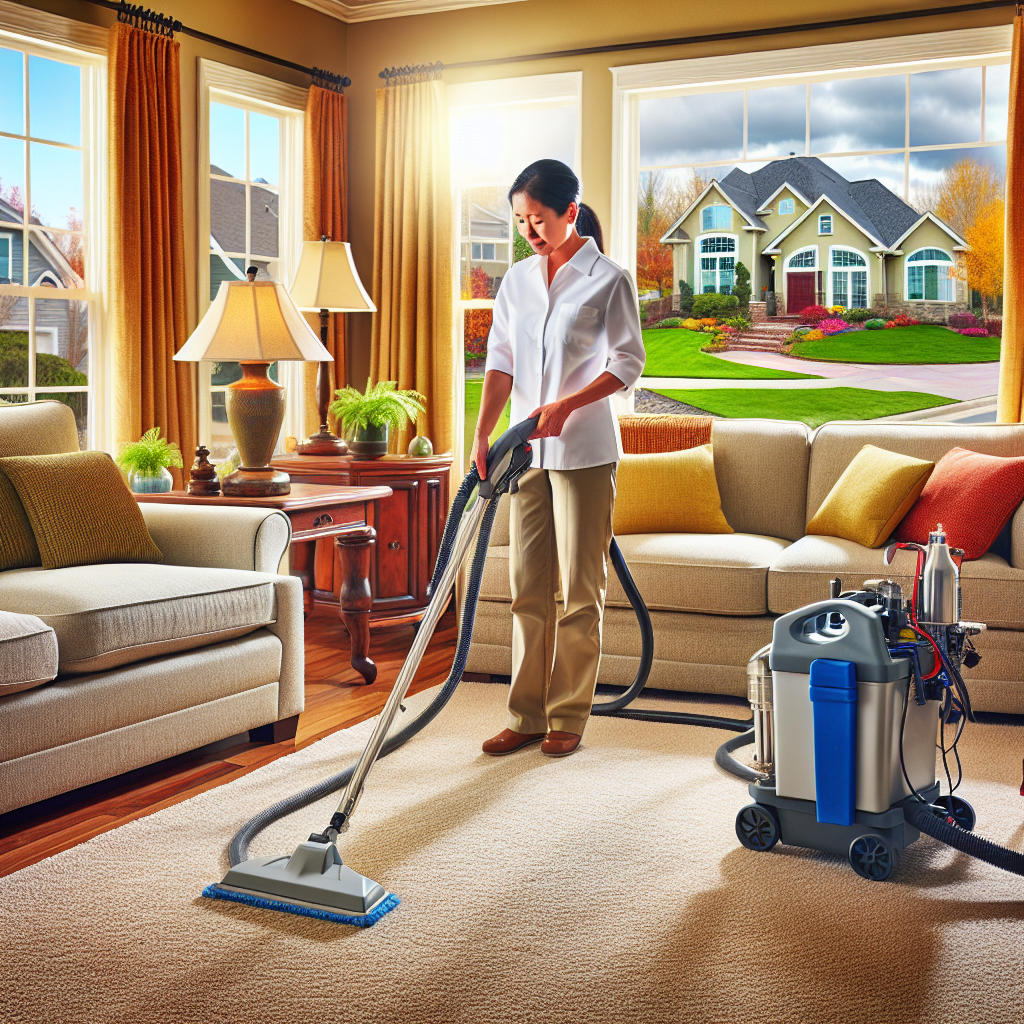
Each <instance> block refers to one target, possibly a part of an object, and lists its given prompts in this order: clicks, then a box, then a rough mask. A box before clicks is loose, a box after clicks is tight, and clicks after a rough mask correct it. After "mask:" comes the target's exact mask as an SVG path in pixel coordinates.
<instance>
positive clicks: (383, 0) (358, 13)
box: [295, 0, 521, 22]
mask: <svg viewBox="0 0 1024 1024" xmlns="http://www.w3.org/2000/svg"><path fill="white" fill-rule="evenodd" d="M295 2H296V3H300V4H304V5H305V6H306V7H312V8H313V9H314V10H317V11H322V12H323V13H324V14H329V15H330V16H331V17H332V18H338V19H339V20H340V21H347V22H353V21H377V20H379V19H381V18H404V17H407V16H408V15H410V14H429V13H431V12H433V11H457V10H461V9H462V8H463V7H487V6H489V5H491V4H508V3H520V2H521V0H295Z"/></svg>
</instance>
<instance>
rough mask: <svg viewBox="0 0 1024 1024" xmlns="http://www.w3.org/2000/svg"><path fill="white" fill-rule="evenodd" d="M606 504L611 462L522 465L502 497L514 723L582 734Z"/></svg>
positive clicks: (608, 515) (592, 671)
mask: <svg viewBox="0 0 1024 1024" xmlns="http://www.w3.org/2000/svg"><path fill="white" fill-rule="evenodd" d="M614 504H615V464H614V463H608V464H607V465H604V466H593V467H589V468H587V469H568V470H554V469H551V470H548V469H531V470H530V471H529V472H528V473H526V474H524V476H523V477H522V478H521V479H520V481H519V491H518V493H516V494H514V495H513V496H512V516H511V524H510V530H511V550H510V558H509V570H510V577H511V584H512V690H511V692H510V693H509V698H508V710H509V728H510V729H513V730H514V731H515V732H521V733H539V732H547V731H548V730H553V731H557V732H571V733H575V734H576V735H579V736H582V735H583V729H584V727H585V726H586V724H587V719H588V717H589V716H590V706H591V704H592V703H593V700H594V689H595V687H596V686H597V670H598V666H599V665H600V662H601V625H602V620H603V618H604V599H605V592H606V590H607V586H608V547H609V545H610V544H611V539H612V507H613V505H614ZM559 578H560V579H561V593H562V606H563V608H562V614H561V615H560V616H557V615H556V604H555V592H556V590H558V589H559Z"/></svg>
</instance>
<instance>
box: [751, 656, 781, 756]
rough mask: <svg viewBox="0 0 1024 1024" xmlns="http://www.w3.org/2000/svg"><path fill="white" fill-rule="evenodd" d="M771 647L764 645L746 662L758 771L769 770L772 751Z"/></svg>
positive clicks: (773, 754)
mask: <svg viewBox="0 0 1024 1024" xmlns="http://www.w3.org/2000/svg"><path fill="white" fill-rule="evenodd" d="M771 649H772V645H771V644H766V645H765V646H764V647H762V648H761V650H759V651H758V652H757V654H755V655H754V656H753V657H752V658H751V659H750V661H748V662H747V700H749V701H750V709H751V711H753V712H754V767H755V768H756V769H757V770H758V771H767V770H768V769H770V768H771V765H772V761H773V760H774V757H775V753H774V750H773V749H772V670H771V668H769V666H768V655H769V654H770V653H771Z"/></svg>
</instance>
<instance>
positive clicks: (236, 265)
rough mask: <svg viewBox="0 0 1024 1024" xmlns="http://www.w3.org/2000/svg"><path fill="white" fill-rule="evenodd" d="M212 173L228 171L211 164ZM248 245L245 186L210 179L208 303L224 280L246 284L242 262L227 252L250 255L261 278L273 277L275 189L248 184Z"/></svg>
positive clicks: (277, 203)
mask: <svg viewBox="0 0 1024 1024" xmlns="http://www.w3.org/2000/svg"><path fill="white" fill-rule="evenodd" d="M210 173H211V174H221V175H225V176H226V175H227V173H228V172H227V171H225V170H222V169H221V168H220V167H217V166H216V164H211V165H210ZM249 187H250V189H251V193H252V194H251V196H250V204H249V209H250V214H249V246H248V249H247V248H246V244H245V185H243V184H242V183H240V182H237V181H221V180H220V179H219V178H211V179H210V301H211V302H212V301H213V300H214V299H215V298H216V297H217V292H218V291H220V286H221V282H223V281H245V280H246V276H245V271H246V267H245V259H244V258H242V257H240V256H229V255H228V253H239V252H242V253H244V252H249V253H252V254H253V257H252V262H253V263H254V264H255V265H256V266H257V267H259V269H260V271H261V273H260V275H259V276H260V279H261V280H263V279H265V278H274V279H276V276H277V275H276V273H275V274H271V273H270V264H271V263H273V262H274V261H275V260H276V259H277V257H278V256H279V253H278V242H277V236H278V231H277V225H278V218H279V217H280V196H279V195H278V193H277V191H276V190H275V189H272V188H270V187H269V186H268V187H267V188H260V187H259V185H255V184H253V185H250V186H249Z"/></svg>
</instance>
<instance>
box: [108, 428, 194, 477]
mask: <svg viewBox="0 0 1024 1024" xmlns="http://www.w3.org/2000/svg"><path fill="white" fill-rule="evenodd" d="M116 461H117V464H118V465H119V466H120V467H121V468H122V469H123V470H124V471H125V472H126V473H131V472H135V473H155V472H156V471H157V470H158V469H165V468H170V467H171V466H176V467H177V468H179V469H181V468H182V467H183V463H182V461H181V450H180V449H179V448H178V446H177V444H175V443H174V442H173V441H168V440H167V439H166V438H163V437H161V436H160V428H159V427H152V428H150V429H149V430H147V431H146V432H145V433H144V434H143V435H142V437H141V438H140V439H139V440H138V441H133V442H132V443H131V444H126V445H125V446H124V448H122V449H121V453H120V454H119V455H118V456H117V460H116Z"/></svg>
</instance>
